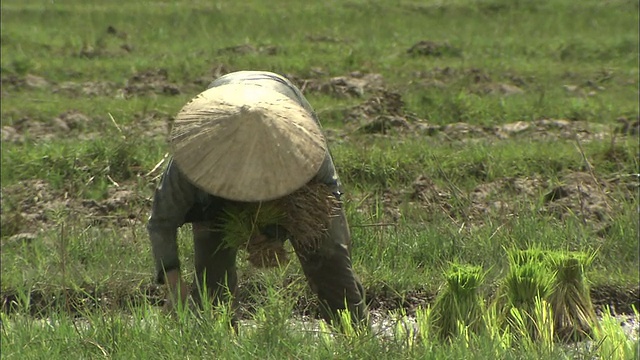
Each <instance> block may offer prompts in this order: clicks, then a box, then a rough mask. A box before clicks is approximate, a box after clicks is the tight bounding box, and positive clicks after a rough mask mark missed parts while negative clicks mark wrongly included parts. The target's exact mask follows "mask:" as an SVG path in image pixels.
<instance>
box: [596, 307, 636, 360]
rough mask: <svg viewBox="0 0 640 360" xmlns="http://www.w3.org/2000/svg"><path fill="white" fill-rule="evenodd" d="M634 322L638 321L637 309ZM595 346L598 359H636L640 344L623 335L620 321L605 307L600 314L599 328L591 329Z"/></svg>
mask: <svg viewBox="0 0 640 360" xmlns="http://www.w3.org/2000/svg"><path fill="white" fill-rule="evenodd" d="M633 310H634V316H635V321H636V322H637V321H639V320H640V316H639V314H638V310H637V309H635V308H634V309H633ZM593 332H594V338H595V339H594V340H596V346H595V350H594V352H595V353H596V355H597V357H598V358H599V359H638V355H639V354H638V351H639V350H640V349H639V347H640V342H639V340H638V339H632V338H630V337H629V336H628V335H627V334H625V332H624V329H623V328H622V327H621V326H620V321H619V320H618V319H616V318H615V317H614V316H613V315H612V314H611V309H610V308H609V307H608V306H607V307H605V308H604V310H603V312H602V317H601V320H600V326H598V327H596V328H594V329H593Z"/></svg>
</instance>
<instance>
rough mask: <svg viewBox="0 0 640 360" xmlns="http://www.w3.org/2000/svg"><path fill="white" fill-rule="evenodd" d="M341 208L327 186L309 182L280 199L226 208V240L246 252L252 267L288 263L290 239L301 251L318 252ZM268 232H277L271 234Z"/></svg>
mask: <svg viewBox="0 0 640 360" xmlns="http://www.w3.org/2000/svg"><path fill="white" fill-rule="evenodd" d="M339 208H340V203H339V201H338V200H337V199H336V197H335V196H334V195H333V194H332V193H331V191H330V188H329V187H328V186H327V185H325V184H321V183H315V182H313V183H309V184H307V185H305V186H304V187H302V188H301V189H299V190H297V191H295V192H293V193H291V194H290V195H287V196H285V197H282V198H280V199H275V200H271V201H265V202H256V203H243V204H239V205H237V206H233V207H230V208H228V209H226V211H225V214H224V216H223V218H222V225H221V228H222V232H223V234H224V237H223V239H224V242H225V243H226V245H227V246H229V247H235V248H240V249H244V250H246V251H247V253H248V260H249V262H250V263H251V264H252V265H254V266H257V267H271V266H277V265H278V264H280V263H284V262H286V261H287V260H288V257H287V251H286V250H285V249H284V247H283V245H284V242H285V240H287V239H289V240H291V241H292V242H294V245H295V247H296V248H297V249H301V250H305V251H314V250H317V249H318V247H319V246H320V244H321V241H322V238H323V236H324V235H325V234H326V231H327V229H328V228H329V224H330V221H331V218H332V217H333V216H335V214H336V212H337V211H339ZM266 229H275V231H270V232H269V234H267V233H266V231H265V230H266Z"/></svg>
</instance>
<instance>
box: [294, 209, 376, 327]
mask: <svg viewBox="0 0 640 360" xmlns="http://www.w3.org/2000/svg"><path fill="white" fill-rule="evenodd" d="M292 243H293V246H294V249H295V250H296V254H297V255H298V257H299V259H300V263H301V265H302V270H303V271H304V274H305V276H306V278H307V281H308V282H309V285H310V287H311V290H312V291H313V292H314V293H316V294H317V296H318V298H319V300H320V313H321V316H322V317H323V318H324V319H325V320H327V321H328V322H332V321H333V320H336V319H337V315H338V311H339V310H345V309H348V310H349V312H350V313H351V316H352V321H353V322H354V323H356V324H367V325H368V321H367V320H368V319H367V316H368V314H367V309H366V304H365V293H364V289H363V288H362V285H361V284H360V281H359V280H358V278H357V277H356V275H355V273H354V271H353V268H352V264H351V254H350V245H351V244H350V243H351V238H350V233H349V227H348V225H347V220H346V217H345V214H344V211H343V210H340V212H339V213H338V214H337V216H335V217H333V218H332V220H331V223H330V226H329V229H328V231H327V234H326V236H324V237H323V239H322V241H321V244H320V246H319V247H318V249H315V250H313V251H311V250H309V249H306V248H305V247H304V246H303V245H302V244H296V242H295V239H294V240H293V241H292Z"/></svg>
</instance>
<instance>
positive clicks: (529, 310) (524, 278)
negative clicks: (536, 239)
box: [505, 251, 555, 339]
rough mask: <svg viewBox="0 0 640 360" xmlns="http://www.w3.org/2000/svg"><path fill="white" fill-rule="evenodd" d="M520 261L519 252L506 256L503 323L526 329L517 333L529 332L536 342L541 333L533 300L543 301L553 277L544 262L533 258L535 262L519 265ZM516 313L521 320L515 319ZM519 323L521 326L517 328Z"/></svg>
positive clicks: (520, 254)
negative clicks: (505, 314) (535, 317)
mask: <svg viewBox="0 0 640 360" xmlns="http://www.w3.org/2000/svg"><path fill="white" fill-rule="evenodd" d="M521 259H522V253H521V252H519V251H516V252H510V253H509V260H510V263H511V264H510V270H509V273H508V274H507V277H506V279H505V287H506V297H507V304H506V313H507V318H506V320H507V324H508V325H509V326H511V327H517V328H521V327H522V326H524V327H525V328H526V329H527V332H524V331H522V329H520V331H518V333H520V334H525V333H528V335H529V336H530V337H531V339H537V338H538V337H539V335H540V334H539V333H538V331H537V329H536V324H535V322H534V319H533V314H534V310H535V308H536V301H538V300H539V299H546V298H547V296H548V295H549V294H550V293H551V291H552V287H553V282H554V277H555V274H554V273H553V272H552V271H550V270H549V267H548V266H547V264H546V263H545V261H538V258H536V260H535V261H528V262H522V261H520V260H521ZM531 260H533V258H532V259H531ZM514 309H516V310H514ZM516 311H517V312H516ZM517 313H520V314H522V319H521V320H519V319H517V318H516V314H517ZM518 321H523V322H524V323H523V324H520V325H517V326H516V323H517V322H518Z"/></svg>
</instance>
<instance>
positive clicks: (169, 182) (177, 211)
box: [147, 161, 198, 284]
mask: <svg viewBox="0 0 640 360" xmlns="http://www.w3.org/2000/svg"><path fill="white" fill-rule="evenodd" d="M197 191H198V188H197V187H195V186H194V185H193V184H191V183H190V182H189V181H188V180H187V179H186V177H185V176H184V175H183V174H182V173H181V171H180V170H179V169H178V167H177V166H176V165H175V163H174V162H173V161H171V162H170V163H169V165H168V166H167V169H166V170H165V173H164V174H163V176H162V181H161V183H160V186H159V187H158V188H157V189H156V191H155V194H154V197H153V205H152V208H151V216H150V217H149V221H148V223H147V231H148V233H149V238H150V241H151V249H152V253H153V258H154V261H155V269H156V280H157V281H158V282H159V283H161V284H163V283H164V274H165V273H166V272H167V271H171V270H174V269H178V268H180V260H179V256H178V255H179V254H178V242H177V233H178V228H179V227H180V226H182V225H183V224H184V222H185V216H186V214H187V213H188V212H189V210H190V209H191V208H192V207H193V205H194V203H195V199H196V193H197Z"/></svg>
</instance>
